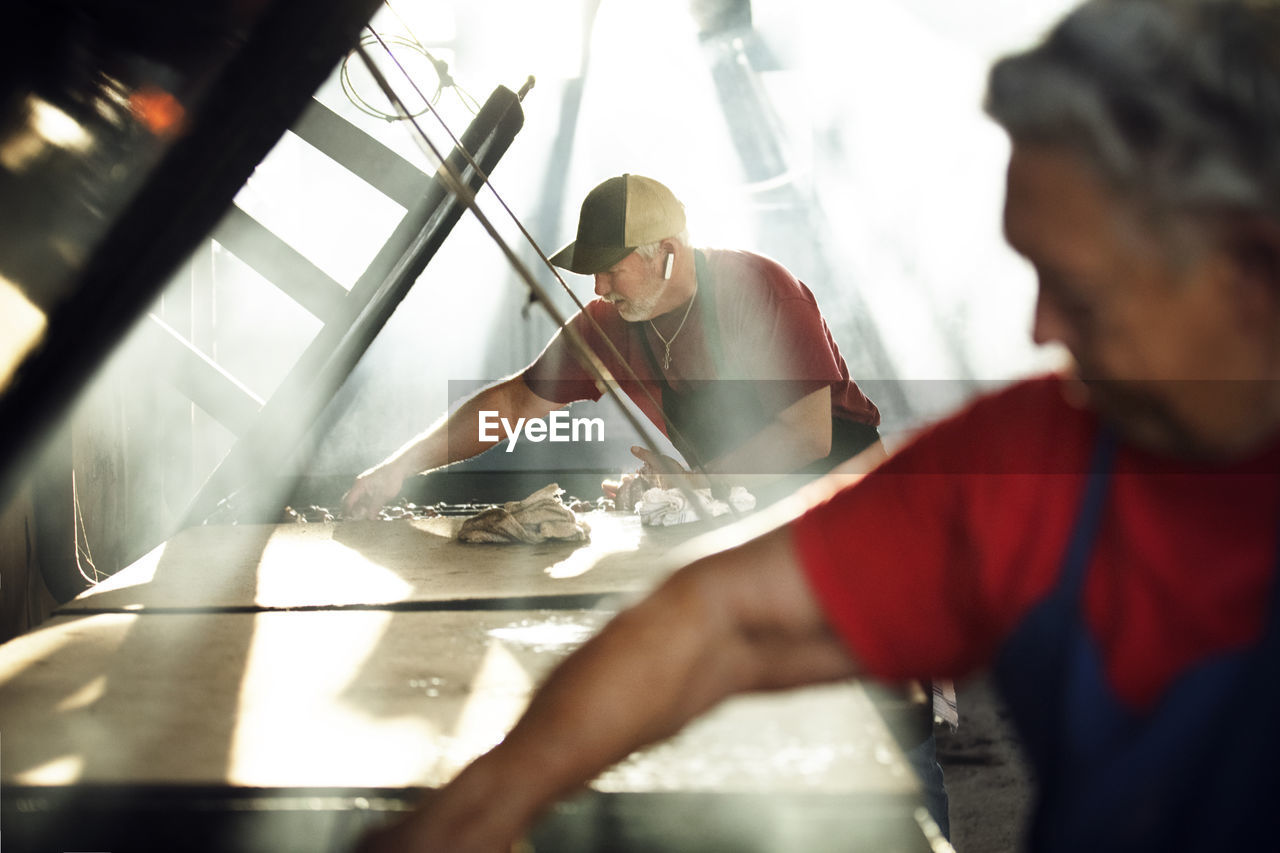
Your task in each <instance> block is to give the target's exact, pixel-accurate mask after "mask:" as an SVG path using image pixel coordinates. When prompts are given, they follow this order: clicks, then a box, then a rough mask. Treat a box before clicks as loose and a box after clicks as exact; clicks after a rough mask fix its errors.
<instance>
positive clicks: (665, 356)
mask: <svg viewBox="0 0 1280 853" xmlns="http://www.w3.org/2000/svg"><path fill="white" fill-rule="evenodd" d="M695 295H696V294H695ZM692 310H693V297H692V296H690V297H689V304H688V306H686V307H685V309H684V316H683V317H681V318H680V325H679V326H676V330H675V331H674V332H672V333H671V337H670V338H664V337H663V336H662V332H659V331H658V327H657V326H655V325H654V324H653V320H650V321H649V328H651V329H653V333H654V334H655V335H657V336H658V340H660V341H662V349H663V352H662V369H663V370H670V369H671V345H672V344H673V343H675V340H676V335H678V334H680V330H681V329H683V328H684V321H685V320H688V319H689V312H690V311H692Z"/></svg>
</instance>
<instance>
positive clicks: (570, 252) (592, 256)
mask: <svg viewBox="0 0 1280 853" xmlns="http://www.w3.org/2000/svg"><path fill="white" fill-rule="evenodd" d="M634 251H635V247H634V246H622V247H618V246H580V245H578V241H577V240H575V241H573V242H572V243H570V244H569V245H567V246H565V247H564V248H563V249H561V250H560V251H558V252H556V253H555V254H554V255H552V256H551V258H550V259H549V260H550V261H551V263H553V264H555V265H556V266H558V267H560V268H561V269H566V270H569V271H570V272H576V273H578V274H580V275H595V274H596V273H598V272H604V271H605V270H607V269H608V268H609V267H611V266H613V265H614V264H616V263H617V262H618V261H620V260H622V259H623V258H625V257H626V256H627V255H629V254H631V253H632V252H634Z"/></svg>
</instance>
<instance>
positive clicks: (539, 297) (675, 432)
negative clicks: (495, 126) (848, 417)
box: [364, 0, 737, 515]
mask: <svg viewBox="0 0 1280 853" xmlns="http://www.w3.org/2000/svg"><path fill="white" fill-rule="evenodd" d="M384 2H386V5H387V8H388V9H391V4H390V2H389V0H384ZM391 11H392V13H393V14H394V13H395V10H394V9H392V10H391ZM396 17H397V18H399V15H396ZM401 24H402V25H404V26H405V29H406V30H408V25H407V24H405V23H404V20H403V19H401ZM368 29H369V32H370V33H371V34H372V37H373V38H374V39H375V40H377V41H378V43H379V44H380V45H381V46H382V48H383V50H385V51H386V53H387V56H388V57H390V59H391V61H392V62H393V63H394V64H395V66H396V68H398V69H399V71H400V73H401V74H402V75H404V77H405V79H406V80H407V81H408V83H409V85H410V87H411V88H412V89H413V90H414V92H416V93H417V94H418V96H419V97H422V90H421V89H419V88H418V84H417V82H416V81H415V80H414V79H413V76H412V75H411V74H410V73H409V71H408V69H406V68H405V67H404V65H403V64H402V63H401V62H400V60H399V59H398V58H397V57H396V55H395V53H394V51H392V50H391V48H390V46H389V44H387V43H386V41H384V40H383V38H382V37H381V36H380V35H379V34H378V33H377V32H376V31H375V30H373V28H372V27H369V28H368ZM410 35H412V33H410ZM415 40H416V37H415ZM364 61H365V63H366V64H369V65H371V64H372V61H371V59H369V58H367V56H366V57H365V58H364ZM383 81H384V82H385V78H383ZM533 84H534V78H533V77H532V76H531V77H529V79H528V80H527V81H526V82H525V84H524V86H522V87H521V89H520V92H519V97H520V98H521V100H523V98H524V95H525V93H526V92H528V91H529V89H531V88H532V87H533ZM384 94H386V95H387V97H388V98H389V99H392V100H393V102H396V101H399V99H398V96H394V95H393V93H392V92H391V91H389V84H387V89H385V90H384ZM424 100H426V99H425V98H424ZM399 103H400V106H401V108H403V102H399ZM427 105H428V106H427V110H428V111H430V113H431V114H432V116H433V117H434V118H435V119H436V121H437V123H439V125H440V127H441V128H443V129H444V132H445V133H446V134H447V135H448V136H449V139H450V140H451V141H452V142H453V145H454V148H455V150H457V151H458V152H459V153H461V154H462V156H463V158H465V159H466V161H467V163H468V165H469V166H470V167H471V168H472V169H473V170H474V171H475V173H476V174H477V175H478V176H479V177H480V179H481V181H482V182H483V184H484V185H486V186H488V187H489V192H491V193H492V194H493V197H494V198H495V199H497V201H498V204H499V205H500V206H501V207H502V209H503V210H504V211H506V214H507V216H508V217H510V219H511V221H512V222H513V223H515V225H516V227H517V228H518V229H519V231H520V233H521V235H522V236H523V237H524V239H525V240H526V241H527V242H528V244H529V245H530V246H531V247H532V248H533V250H534V251H535V252H536V253H537V255H538V258H539V260H541V262H542V264H543V266H545V267H546V268H547V269H548V270H550V271H551V274H552V276H554V277H555V280H556V281H557V282H558V283H559V285H560V287H561V288H562V289H563V290H564V292H565V293H567V294H568V295H569V298H570V299H571V300H572V301H573V304H574V305H575V306H576V307H577V309H578V311H579V312H580V313H581V315H582V316H583V317H584V318H585V319H586V320H587V321H588V322H590V324H591V326H592V328H593V329H594V330H595V332H596V333H597V334H598V335H599V336H600V339H601V340H603V341H604V342H605V345H606V347H607V348H608V350H609V352H610V354H612V355H613V357H614V358H615V359H616V360H617V363H618V364H620V365H622V367H623V369H624V370H625V371H626V373H627V378H628V379H629V380H631V381H632V382H633V383H635V387H637V388H638V389H639V390H640V392H641V393H642V394H644V396H645V398H646V399H647V400H648V401H649V403H650V404H651V405H652V406H653V407H654V408H655V409H656V410H657V411H658V412H659V413H660V414H661V415H662V417H663V420H664V421H665V422H666V423H667V429H668V431H669V433H670V435H671V437H672V438H673V439H674V440H676V441H678V442H679V443H680V444H681V445H682V446H684V447H685V448H688V452H689V453H693V445H692V444H690V443H689V441H688V440H687V439H685V438H684V436H683V435H682V434H681V432H680V430H679V429H678V428H677V427H676V426H675V425H674V424H672V423H671V420H670V419H669V418H667V416H666V410H665V408H664V407H663V405H662V403H661V402H660V401H659V400H657V399H656V398H655V397H654V396H653V393H652V392H651V391H650V390H649V387H648V385H647V384H646V383H644V382H642V381H641V380H640V378H639V376H637V375H636V372H635V370H634V369H633V368H632V367H631V364H630V362H628V361H627V360H626V359H625V358H623V356H622V354H621V353H620V352H619V351H618V348H617V346H616V345H615V344H614V342H613V340H612V339H611V338H610V337H609V336H608V335H607V334H606V333H605V331H604V328H603V327H602V326H601V325H600V323H599V321H597V320H596V318H595V317H594V316H592V315H591V313H590V312H589V311H587V310H586V308H585V306H584V305H583V304H582V300H580V299H579V298H578V295H577V294H576V293H574V292H573V289H572V288H571V287H569V285H568V283H566V282H565V280H564V277H563V276H561V275H560V271H559V270H557V269H556V267H555V265H554V264H552V263H551V260H550V258H548V257H547V255H546V253H545V252H543V251H542V247H541V246H540V245H538V241H537V240H535V239H534V238H533V235H532V234H530V233H529V230H528V229H527V228H525V226H524V223H523V222H522V221H521V220H520V217H518V216H517V215H516V213H515V211H513V210H512V209H511V207H510V206H509V205H508V204H507V202H506V200H505V199H504V198H503V197H502V195H501V194H500V193H499V192H498V189H497V187H495V186H494V185H493V182H492V181H491V180H490V179H489V176H488V175H487V174H486V173H485V171H484V170H483V169H482V168H481V167H480V164H479V163H477V162H476V161H475V159H474V158H473V157H472V156H471V152H469V151H468V150H467V148H466V146H464V145H463V144H462V142H461V141H460V140H459V139H458V137H457V135H455V134H454V132H453V130H452V129H451V128H450V127H449V125H448V123H447V122H446V121H445V120H444V117H443V116H442V115H440V112H439V111H438V110H436V109H435V108H434V106H432V104H431V102H430V101H427ZM414 127H415V129H416V130H417V131H418V134H419V135H420V136H421V137H422V138H423V139H424V140H427V143H428V144H429V145H430V144H431V143H430V141H429V140H428V139H427V135H426V133H425V132H424V131H423V130H422V128H421V127H419V126H418V125H417V122H416V121H415V122H414ZM432 149H433V152H434V153H435V155H436V157H437V159H439V152H438V151H436V150H435V148H434V145H432ZM468 192H469V188H468ZM472 197H473V199H474V194H472ZM473 209H474V206H473ZM475 210H476V212H477V214H478V209H475ZM495 239H496V236H495ZM526 283H528V284H529V286H530V294H531V297H532V298H533V299H535V300H536V301H542V302H543V303H544V306H545V307H546V308H547V309H548V310H549V311H551V309H552V308H553V306H552V305H551V304H550V302H548V301H547V299H546V296H545V294H542V293H540V292H539V289H537V288H534V287H533V285H532V283H531V282H526ZM552 318H553V319H555V320H556V323H557V325H558V326H559V327H560V328H561V329H562V330H564V331H565V332H566V333H568V331H569V330H568V329H567V328H566V322H565V321H562V320H559V319H557V317H556V314H555V313H554V312H552ZM584 346H585V342H584ZM587 349H588V351H590V348H589V347H588V348H587ZM592 355H593V356H594V355H595V354H594V353H592ZM601 367H603V364H601ZM609 393H610V394H611V396H612V393H613V392H612V391H610V392H609ZM618 403H619V405H620V406H622V408H623V410H624V411H629V410H628V409H627V408H626V406H625V405H624V404H623V403H622V402H621V400H619V401H618ZM638 431H640V432H641V436H642V438H644V439H645V440H646V446H647V447H648V448H649V449H650V450H651V451H653V452H654V453H658V454H659V455H660V451H658V450H657V448H656V446H655V445H654V444H653V443H652V442H650V441H649V439H648V436H647V434H646V433H644V432H643V431H642V430H638ZM688 461H689V462H690V464H691V465H692V466H693V467H694V468H695V469H696V470H697V471H698V473H700V474H701V475H702V476H703V477H704V478H705V479H706V481H707V483H708V484H712V483H713V482H714V479H713V478H712V476H711V475H710V474H709V473H708V472H707V470H706V468H705V466H704V465H703V463H702V460H701V459H699V458H698V457H697V456H696V454H695V455H694V456H693V458H691V459H689V460H688ZM713 491H714V490H713ZM695 503H696V502H695ZM726 503H728V502H727V501H726ZM730 510H731V511H732V512H734V514H735V515H737V511H736V510H733V507H732V504H730Z"/></svg>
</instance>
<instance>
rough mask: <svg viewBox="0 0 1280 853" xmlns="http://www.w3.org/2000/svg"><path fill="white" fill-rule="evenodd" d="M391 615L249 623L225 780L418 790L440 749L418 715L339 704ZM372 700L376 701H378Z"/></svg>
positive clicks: (267, 617) (263, 617) (268, 616)
mask: <svg viewBox="0 0 1280 853" xmlns="http://www.w3.org/2000/svg"><path fill="white" fill-rule="evenodd" d="M393 618H395V615H394V614H391V613H372V612H370V613H315V614H310V613H308V614H301V613H263V614H259V615H257V616H256V617H255V619H254V629H253V643H252V645H251V646H250V648H249V654H248V656H247V660H246V662H245V670H244V678H243V680H242V681H241V686H240V698H239V702H238V706H237V710H236V725H235V731H234V733H233V735H232V741H231V750H230V760H229V762H228V768H227V779H228V782H229V783H230V784H246V785H267V786H271V785H280V786H290V785H320V786H324V785H333V786H343V787H362V786H370V787H379V786H396V785H413V784H419V783H420V782H421V780H422V779H423V778H424V777H425V770H426V769H427V768H429V767H430V766H431V765H432V764H433V763H434V762H435V760H436V756H435V755H434V754H432V753H431V751H430V750H424V749H419V748H406V747H407V746H414V747H418V746H422V745H429V744H433V743H435V742H436V741H437V739H438V737H437V732H436V729H435V726H434V725H433V724H432V723H431V722H430V721H429V720H427V719H425V718H423V717H422V716H421V715H413V716H409V715H403V716H398V717H393V718H388V717H387V716H385V715H379V714H373V713H370V711H371V709H373V706H371V704H370V702H369V701H368V700H367V699H365V697H363V696H361V697H360V698H361V699H362V700H364V701H361V702H360V703H359V704H355V703H351V702H347V701H343V697H344V696H346V695H348V694H351V693H353V692H360V691H364V692H368V690H369V688H367V687H364V688H362V687H359V686H353V685H359V684H360V683H361V680H362V679H364V678H365V677H364V676H363V672H364V670H365V668H366V666H367V665H368V661H369V659H370V658H371V656H372V655H374V654H376V652H375V650H376V649H377V648H378V644H379V641H380V640H381V639H382V637H383V635H384V633H385V632H386V630H387V627H388V625H389V624H390V622H391V620H392V619H393ZM372 699H373V700H374V701H375V702H378V701H381V697H379V696H378V695H377V694H376V693H375V694H374V695H373V696H372Z"/></svg>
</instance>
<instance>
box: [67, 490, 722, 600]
mask: <svg viewBox="0 0 1280 853" xmlns="http://www.w3.org/2000/svg"><path fill="white" fill-rule="evenodd" d="M584 517H585V519H586V521H587V523H588V524H590V526H591V539H590V541H589V542H586V543H578V542H545V543H542V544H538V545H468V544H463V543H460V542H458V541H456V540H455V539H454V534H455V533H456V531H457V528H458V526H459V525H460V524H461V519H460V518H457V517H439V518H426V519H399V520H396V521H347V522H328V523H321V524H278V525H226V526H210V527H193V528H188V529H187V530H184V531H182V532H181V533H179V534H178V535H177V536H175V537H173V538H172V539H170V540H169V541H168V542H166V543H165V544H164V545H161V546H160V547H158V548H156V549H155V550H153V551H152V552H151V553H149V554H147V555H146V556H145V557H143V558H141V559H140V560H138V561H136V562H135V563H134V564H133V565H131V566H129V567H127V568H126V569H124V570H123V571H121V572H119V573H117V574H116V575H114V576H113V577H111V578H110V579H108V580H107V581H105V582H104V583H102V584H100V585H99V586H97V587H95V588H94V589H92V590H90V591H88V592H86V593H84V594H83V595H81V596H80V597H78V598H77V599H75V600H74V601H72V602H70V603H68V604H67V605H65V606H64V607H63V608H62V611H61V612H88V611H102V610H116V609H129V610H136V609H153V608H161V609H163V608H197V609H219V608H223V609H225V608H246V607H260V608H296V607H326V606H352V605H365V606H371V605H384V604H396V603H405V602H446V601H463V600H473V599H480V600H492V599H501V598H518V599H527V598H536V597H544V596H545V597H555V596H582V595H592V594H610V593H636V592H641V591H644V590H647V589H650V588H652V587H653V586H654V585H655V584H656V583H657V582H658V581H660V580H661V579H662V578H663V577H665V576H666V575H667V574H669V573H670V571H671V570H672V569H673V568H674V563H673V562H672V558H671V556H670V551H671V550H672V549H673V548H675V547H676V546H678V545H680V544H682V543H684V542H686V541H687V540H689V539H691V538H693V537H695V536H697V535H698V534H700V533H706V532H708V531H709V530H711V529H713V528H712V525H711V524H709V523H702V522H698V523H693V524H686V525H679V526H676V527H665V528H664V527H659V528H653V527H642V526H641V525H640V521H639V518H638V517H636V516H634V515H625V514H621V513H604V512H593V513H588V514H587V515H586V516H584ZM720 526H722V525H720Z"/></svg>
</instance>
